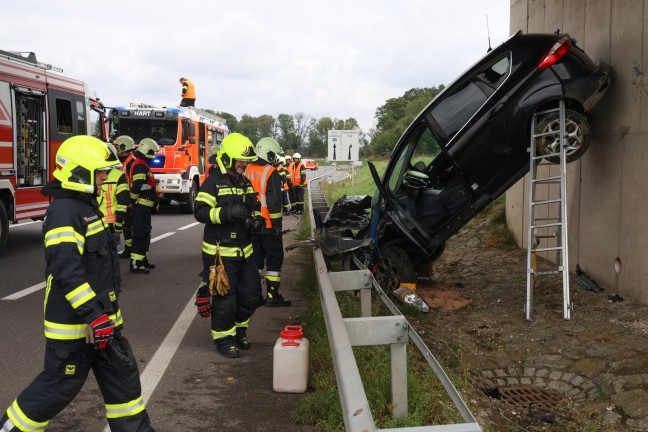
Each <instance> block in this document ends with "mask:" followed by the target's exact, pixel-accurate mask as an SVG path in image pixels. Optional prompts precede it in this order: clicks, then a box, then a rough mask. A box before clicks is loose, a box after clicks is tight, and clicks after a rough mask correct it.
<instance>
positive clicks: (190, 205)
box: [180, 182, 198, 214]
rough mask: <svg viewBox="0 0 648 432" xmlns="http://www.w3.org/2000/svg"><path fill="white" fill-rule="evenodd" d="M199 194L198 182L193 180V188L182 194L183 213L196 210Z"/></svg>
mask: <svg viewBox="0 0 648 432" xmlns="http://www.w3.org/2000/svg"><path fill="white" fill-rule="evenodd" d="M197 194H198V186H197V185H196V182H191V189H189V193H186V194H182V195H180V196H181V197H182V212H183V213H187V214H189V213H193V211H194V201H195V200H196V195H197Z"/></svg>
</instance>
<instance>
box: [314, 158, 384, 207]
mask: <svg viewBox="0 0 648 432" xmlns="http://www.w3.org/2000/svg"><path fill="white" fill-rule="evenodd" d="M374 164H375V165H376V169H377V170H378V174H379V175H382V173H383V172H384V171H385V168H387V161H374ZM345 171H347V172H348V173H349V175H351V173H352V170H351V169H350V168H349V169H348V170H345ZM352 183H353V185H352ZM320 188H321V190H322V193H324V196H325V197H326V201H327V202H328V203H329V204H333V203H334V202H335V201H337V200H338V199H339V198H341V197H342V196H343V195H345V194H346V195H351V196H353V195H373V194H374V193H375V192H376V184H375V183H374V181H373V178H372V177H371V173H370V171H369V165H368V164H366V163H364V164H362V166H361V167H356V168H355V178H354V179H353V181H352V180H351V178H347V179H345V180H342V181H339V182H335V183H330V184H328V183H324V182H322V184H321V185H320Z"/></svg>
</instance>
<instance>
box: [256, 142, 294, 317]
mask: <svg viewBox="0 0 648 432" xmlns="http://www.w3.org/2000/svg"><path fill="white" fill-rule="evenodd" d="M279 153H281V147H280V146H279V143H278V142H277V141H275V140H274V139H272V138H261V139H260V140H259V142H258V143H257V146H256V154H257V159H256V160H254V161H252V163H250V164H249V165H248V166H247V168H246V169H245V176H246V177H247V178H249V179H250V182H252V187H253V188H254V191H255V192H256V193H258V194H259V201H261V210H260V212H259V213H258V214H260V215H261V216H263V219H264V221H265V227H264V228H263V229H262V230H261V231H260V232H259V233H258V234H255V235H254V236H253V243H252V244H253V247H254V259H255V261H256V265H257V270H258V271H259V274H262V272H263V268H264V267H265V268H266V273H265V282H266V290H267V298H266V299H265V305H266V306H268V307H277V306H290V305H291V301H290V300H285V299H284V298H283V296H282V295H281V294H279V286H280V285H281V266H282V264H283V259H284V253H283V242H282V239H281V236H282V234H283V232H282V231H283V228H282V219H283V217H282V212H281V196H282V191H283V184H282V182H281V175H280V174H279V172H278V171H277V170H276V169H275V167H274V165H273V164H274V163H275V162H276V161H277V158H278V157H280V156H279Z"/></svg>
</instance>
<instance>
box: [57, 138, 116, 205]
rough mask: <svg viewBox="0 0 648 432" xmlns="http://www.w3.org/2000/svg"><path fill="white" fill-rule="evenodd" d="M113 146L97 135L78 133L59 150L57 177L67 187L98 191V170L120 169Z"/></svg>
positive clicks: (83, 190)
mask: <svg viewBox="0 0 648 432" xmlns="http://www.w3.org/2000/svg"><path fill="white" fill-rule="evenodd" d="M110 147H111V146H110V145H109V144H106V143H105V142H103V141H101V140H100V139H98V138H95V137H91V136H88V135H77V136H74V137H71V138H68V139H66V140H65V141H64V142H63V144H61V147H59V149H58V152H56V170H55V171H54V177H55V178H56V179H57V180H59V181H60V182H61V186H62V187H63V188H65V189H70V190H74V191H77V192H83V193H90V194H94V193H95V171H97V170H107V169H110V168H119V167H120V166H121V163H120V162H119V159H118V158H117V155H116V154H115V152H114V151H111V149H110Z"/></svg>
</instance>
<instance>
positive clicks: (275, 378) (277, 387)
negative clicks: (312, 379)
mask: <svg viewBox="0 0 648 432" xmlns="http://www.w3.org/2000/svg"><path fill="white" fill-rule="evenodd" d="M307 386H308V339H306V338H305V337H304V332H302V328H301V326H286V327H285V328H284V331H282V332H281V334H280V336H279V339H277V342H275V346H274V351H273V358H272V389H273V390H274V391H276V392H278V393H304V392H305V391H306V387H307Z"/></svg>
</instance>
